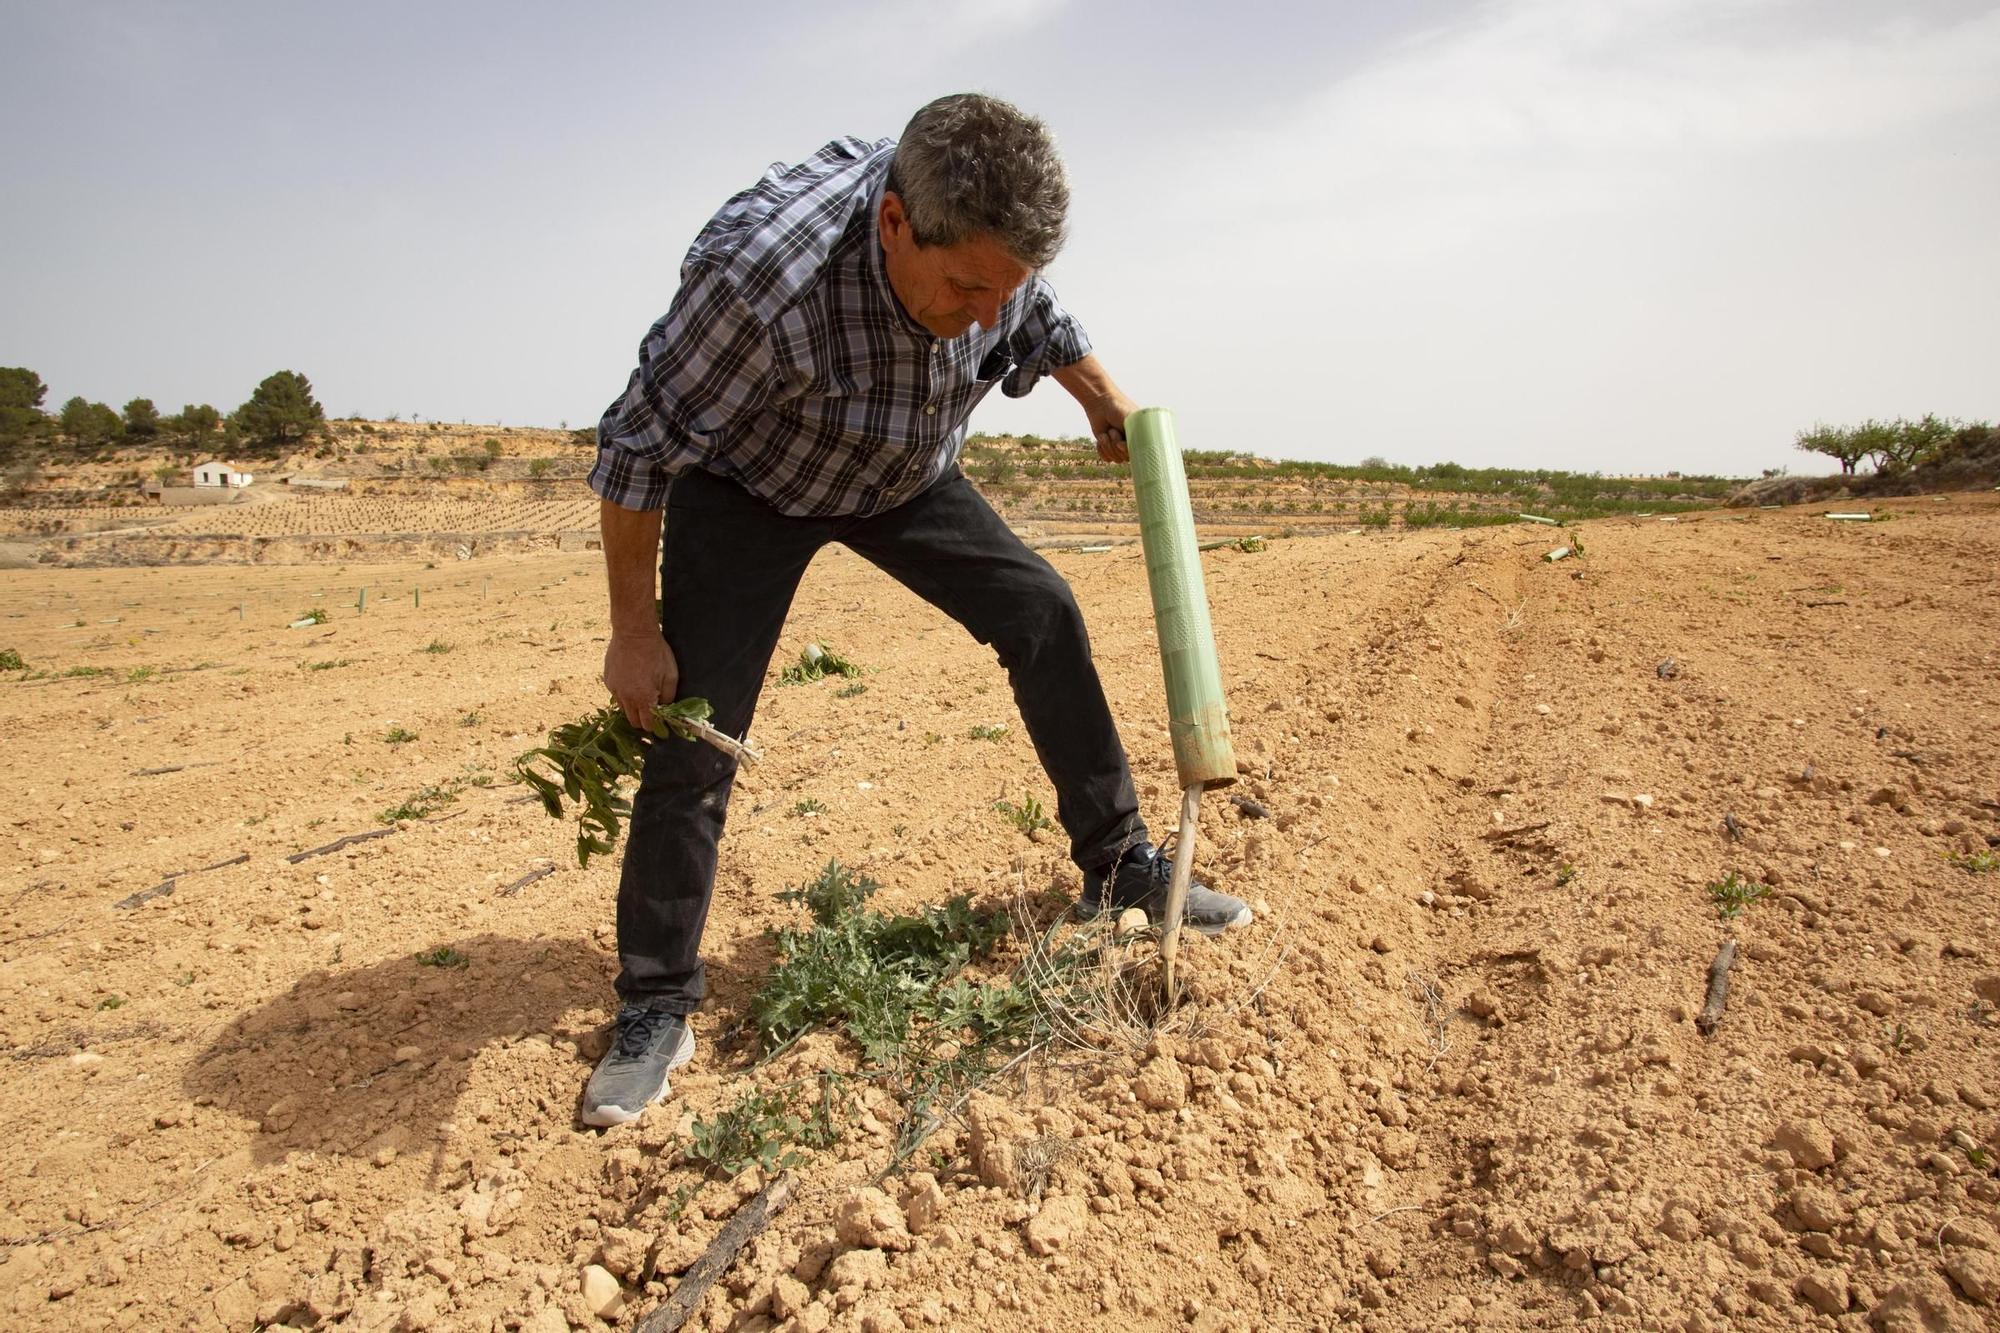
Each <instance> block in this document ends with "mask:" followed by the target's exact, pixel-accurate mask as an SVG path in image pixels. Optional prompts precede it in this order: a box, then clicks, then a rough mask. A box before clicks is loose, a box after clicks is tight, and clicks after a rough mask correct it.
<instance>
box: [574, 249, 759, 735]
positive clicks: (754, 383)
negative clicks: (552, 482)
mask: <svg viewBox="0 0 2000 1333" xmlns="http://www.w3.org/2000/svg"><path fill="white" fill-rule="evenodd" d="M775 382H776V377H775V375H774V374H773V372H772V362H771V355H770V349H769V346H768V343H767V341H766V338H765V332H764V328H763V326H762V325H761V324H759V323H758V322H757V320H756V318H755V317H754V316H753V315H752V314H751V312H750V310H749V308H748V307H747V306H746V305H745V304H744V302H743V301H742V299H741V298H740V297H738V296H737V294H736V292H735V291H734V289H732V288H731V287H730V286H729V284H728V283H727V282H726V281H724V280H723V279H722V278H721V277H720V275H718V274H716V273H715V272H713V271H711V270H702V271H695V272H690V273H688V274H687V275H686V281H684V282H683V283H682V285H681V289H680V291H679V292H677V293H676V294H675V296H674V301H673V305H672V307H671V308H670V309H669V310H668V311H667V313H666V314H665V315H664V316H662V317H661V319H660V321H659V322H658V323H656V324H655V325H654V326H653V328H652V329H651V331H650V332H648V333H647V335H646V341H645V344H644V345H643V346H642V347H641V348H640V353H639V369H638V370H636V371H634V372H633V375H632V378H631V381H630V383H629V384H628V385H627V386H626V390H625V397H624V398H623V399H622V400H621V401H620V402H619V403H618V404H616V405H614V407H613V409H612V411H611V412H609V413H607V414H606V417H605V421H604V424H603V425H602V426H601V427H600V428H599V431H598V459H597V466H596V467H595V468H594V469H592V471H591V474H590V486H591V489H592V490H594V491H596V492H597V495H598V497H599V499H600V500H601V501H602V503H601V504H600V505H599V507H598V527H599V530H600V531H601V532H602V533H603V534H604V566H605V572H606V574H607V576H608V578H609V581H610V585H611V644H610V646H609V647H608V648H606V649H605V650H604V684H605V686H606V687H607V688H608V689H609V690H610V691H611V695H612V697H613V698H615V699H616V700H617V701H618V706H619V707H620V708H622V709H624V710H625V716H626V718H627V719H629V720H630V721H631V723H632V725H633V726H635V727H646V726H648V725H649V724H650V723H651V721H652V714H653V706H654V705H655V704H661V703H672V702H673V700H674V695H675V692H676V691H677V690H678V689H679V688H680V668H679V665H678V664H677V663H676V662H675V661H674V654H673V650H672V649H671V648H669V647H668V646H667V641H666V636H665V633H664V631H663V630H662V627H661V625H660V621H659V615H658V612H657V611H656V610H655V609H654V600H653V598H654V582H653V576H654V571H655V570H657V569H658V568H659V567H660V513H661V506H662V505H664V504H665V503H666V499H667V491H668V488H669V485H670V483H671V482H672V480H673V477H674V476H675V474H677V473H679V472H681V471H683V470H685V469H686V468H688V467H691V466H700V465H702V463H703V462H704V461H705V460H707V459H709V458H712V457H714V456H715V455H716V454H717V453H719V452H720V451H721V450H722V449H723V447H724V445H725V442H726V439H727V436H728V432H729V429H730V427H731V426H732V424H733V423H736V422H738V421H741V420H742V419H744V418H746V417H749V416H751V415H754V414H755V413H757V412H759V411H761V410H762V409H763V408H764V406H765V404H766V403H768V402H769V401H770V398H771V396H772V393H773V386H774V384H775Z"/></svg>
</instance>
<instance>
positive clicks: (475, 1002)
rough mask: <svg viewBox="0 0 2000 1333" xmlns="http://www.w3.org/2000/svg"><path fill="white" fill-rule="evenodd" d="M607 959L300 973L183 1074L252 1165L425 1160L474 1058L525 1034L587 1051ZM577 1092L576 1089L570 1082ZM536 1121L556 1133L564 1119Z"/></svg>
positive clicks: (463, 952)
mask: <svg viewBox="0 0 2000 1333" xmlns="http://www.w3.org/2000/svg"><path fill="white" fill-rule="evenodd" d="M615 969H616V959H615V957H613V956H611V955H607V954H605V953H604V952H601V951H599V950H597V949H594V948H592V947H591V946H590V945H588V944H586V943H584V942H582V941H580V940H562V939H553V940H550V939H541V940H524V939H510V938H506V937H504V936H498V935H475V936H471V937H468V938H466V939H462V940H455V941H453V942H451V943H450V944H448V945H445V946H442V947H441V948H439V949H435V950H432V951H429V952H427V953H424V954H416V955H408V956H405V957H402V958H396V959H391V960H388V961H385V962H381V963H375V964H372V965H370V966H367V967H358V968H352V969H345V970H339V969H337V970H334V971H330V972H312V973H309V974H307V975H306V976H304V977H302V978H300V979H299V981H298V982H297V984H295V985H294V986H293V987H292V988H291V989H290V990H288V991H286V992H285V993H284V994H282V995H280V996H278V997H276V998H275V999H273V1000H271V1001H270V1002H268V1003H267V1004H264V1005H263V1006H261V1007H259V1008H257V1009H255V1010H253V1011H251V1012H249V1013H247V1014H244V1015H243V1016H242V1017H240V1018H238V1019H237V1020H236V1021H235V1022H233V1023H231V1024H230V1025H229V1026H228V1027H227V1028H226V1029H224V1031H223V1032H222V1033H221V1034H220V1035H219V1036H217V1037H216V1039H215V1040H214V1041H213V1042H212V1043H210V1045H209V1047H208V1049H207V1050H205V1051H203V1052H202V1053H201V1055H200V1056H199V1057H197V1058H196V1059H195V1061H194V1062H193V1064H192V1065H190V1066H189V1069H188V1072H187V1073H186V1075H184V1077H183V1080H182V1081H183V1086H184V1087H185V1089H186V1091H187V1093H188V1095H189V1096H190V1097H191V1098H195V1099H206V1100H207V1101H208V1103H209V1104H212V1105H214V1106H216V1107H219V1108H220V1109H222V1110H225V1111H229V1112H233V1113H234V1114H236V1115H240V1116H243V1117H244V1118H246V1119H248V1120H252V1121H255V1122H256V1123H257V1124H258V1126H259V1127H260V1128H261V1130H262V1132H261V1133H258V1134H257V1135H256V1136H255V1139H254V1141H253V1145H252V1151H253V1153H254V1155H255V1157H256V1159H257V1160H258V1161H260V1162H269V1161H276V1160H279V1159H282V1158H283V1157H284V1156H285V1155H286V1154H287V1153H290V1152H295V1151H299V1150H310V1151H315V1152H322V1153H345V1154H360V1155H363V1156H373V1155H376V1154H379V1153H382V1152H383V1151H385V1150H388V1149H393V1150H394V1151H395V1152H396V1153H406V1152H409V1153H414V1152H425V1151H435V1150H437V1149H439V1148H440V1147H441V1146H442V1145H443V1142H444V1139H445V1134H444V1132H443V1130H442V1128H441V1127H442V1126H444V1125H446V1124H447V1123H449V1122H450V1121H452V1120H453V1119H454V1117H456V1116H457V1115H459V1114H461V1113H462V1112H466V1113H469V1111H467V1109H466V1108H461V1107H460V1105H459V1103H460V1100H461V1098H462V1097H463V1095H464V1093H465V1091H466V1087H467V1082H468V1078H469V1075H470V1072H471V1068H472V1061H473V1058H474V1057H475V1056H476V1055H478V1053H479V1052H480V1051H481V1050H482V1049H484V1048H486V1047H488V1046H491V1045H494V1044H496V1043H505V1042H509V1041H515V1040H535V1039H538V1037H537V1034H552V1035H553V1037H554V1038H555V1039H556V1040H558V1041H560V1040H563V1039H570V1040H576V1041H581V1042H585V1043H587V1042H588V1041H589V1039H590V1035H591V1033H592V1032H593V1031H594V1030H595V1029H596V1028H597V1027H598V1025H599V1024H600V1023H601V1021H602V1020H603V1019H604V1018H605V1017H608V1011H607V1009H606V1005H607V1002H608V1001H609V1000H610V988H609V986H608V985H607V982H608V981H609V979H610V975H611V973H612V972H613V971H614V970H615ZM578 1086H579V1087H581V1079H579V1082H578ZM548 1111H549V1112H550V1113H552V1114H554V1115H558V1116H561V1117H563V1118H564V1119H568V1118H570V1117H571V1116H573V1115H574V1108H573V1107H572V1106H569V1105H562V1106H555V1105H551V1106H550V1107H549V1108H548Z"/></svg>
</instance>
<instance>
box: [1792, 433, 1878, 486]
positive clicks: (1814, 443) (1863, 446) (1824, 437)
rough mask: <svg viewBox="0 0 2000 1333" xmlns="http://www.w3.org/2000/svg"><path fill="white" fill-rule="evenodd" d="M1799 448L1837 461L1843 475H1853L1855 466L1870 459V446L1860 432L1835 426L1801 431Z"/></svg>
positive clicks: (1798, 442)
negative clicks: (1865, 459)
mask: <svg viewBox="0 0 2000 1333" xmlns="http://www.w3.org/2000/svg"><path fill="white" fill-rule="evenodd" d="M1797 447H1798V448H1800V449H1803V450H1804V451H1805V452H1807V453H1809V454H1825V455H1826V456H1827V457H1829V458H1832V459H1835V460H1837V461H1838V462H1839V463H1840V470H1841V472H1842V473H1843V474H1846V473H1852V472H1853V471H1854V468H1855V465H1856V464H1857V463H1859V462H1860V461H1861V460H1862V459H1864V458H1866V457H1868V444H1867V442H1865V441H1864V440H1862V439H1861V438H1860V436H1859V432H1856V431H1852V430H1843V429H1840V428H1838V427H1835V426H1827V425H1817V426H1814V427H1813V428H1812V429H1811V430H1802V431H1800V432H1799V435H1798V441H1797Z"/></svg>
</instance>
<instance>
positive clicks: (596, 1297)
mask: <svg viewBox="0 0 2000 1333" xmlns="http://www.w3.org/2000/svg"><path fill="white" fill-rule="evenodd" d="M577 1285H578V1288H579V1290H581V1291H582V1293H583V1303H584V1305H585V1307H586V1308H588V1309H589V1311H590V1312H591V1313H592V1314H594V1315H596V1316H597V1317H598V1318H599V1319H603V1320H606V1321H609V1320H612V1319H615V1318H616V1317H617V1315H618V1312H619V1310H621V1309H623V1308H624V1305H625V1291H624V1288H622V1287H620V1286H619V1285H618V1279H617V1278H615V1277H613V1276H611V1274H610V1273H609V1272H608V1271H606V1270H605V1268H604V1267H603V1266H602V1265H600V1264H585V1265H584V1266H583V1276H582V1279H581V1280H580V1281H579V1282H578V1284H577Z"/></svg>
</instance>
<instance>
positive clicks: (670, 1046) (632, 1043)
mask: <svg viewBox="0 0 2000 1333" xmlns="http://www.w3.org/2000/svg"><path fill="white" fill-rule="evenodd" d="M692 1059H694V1033H693V1032H691V1031H689V1030H688V1025H687V1019H685V1018H683V1017H682V1016H681V1015H679V1014H670V1013H667V1012H666V1011H665V1010H662V1009H654V1008H650V1007H648V1006H646V1005H644V1004H627V1005H623V1006H620V1008H619V1010H618V1019H617V1022H616V1024H615V1025H614V1029H613V1031H612V1034H611V1049H610V1050H608V1051H606V1052H605V1053H604V1058H603V1059H602V1060H599V1061H598V1062H597V1071H596V1072H595V1073H593V1074H592V1075H591V1076H590V1082H589V1084H588V1085H586V1086H585V1088H584V1090H583V1123H584V1124H586V1125H629V1124H631V1123H632V1122H633V1121H634V1120H637V1119H638V1118H639V1116H640V1114H641V1113H642V1112H643V1111H644V1110H645V1109H646V1108H647V1107H648V1106H650V1105H652V1104H653V1103H654V1102H657V1101H659V1100H660V1099H661V1098H663V1097H665V1096H666V1095H667V1075H668V1074H670V1073H672V1072H673V1071H674V1070H676V1069H679V1068H680V1067H681V1066H682V1065H684V1064H686V1063H687V1062H688V1061H690V1060H692Z"/></svg>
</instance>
